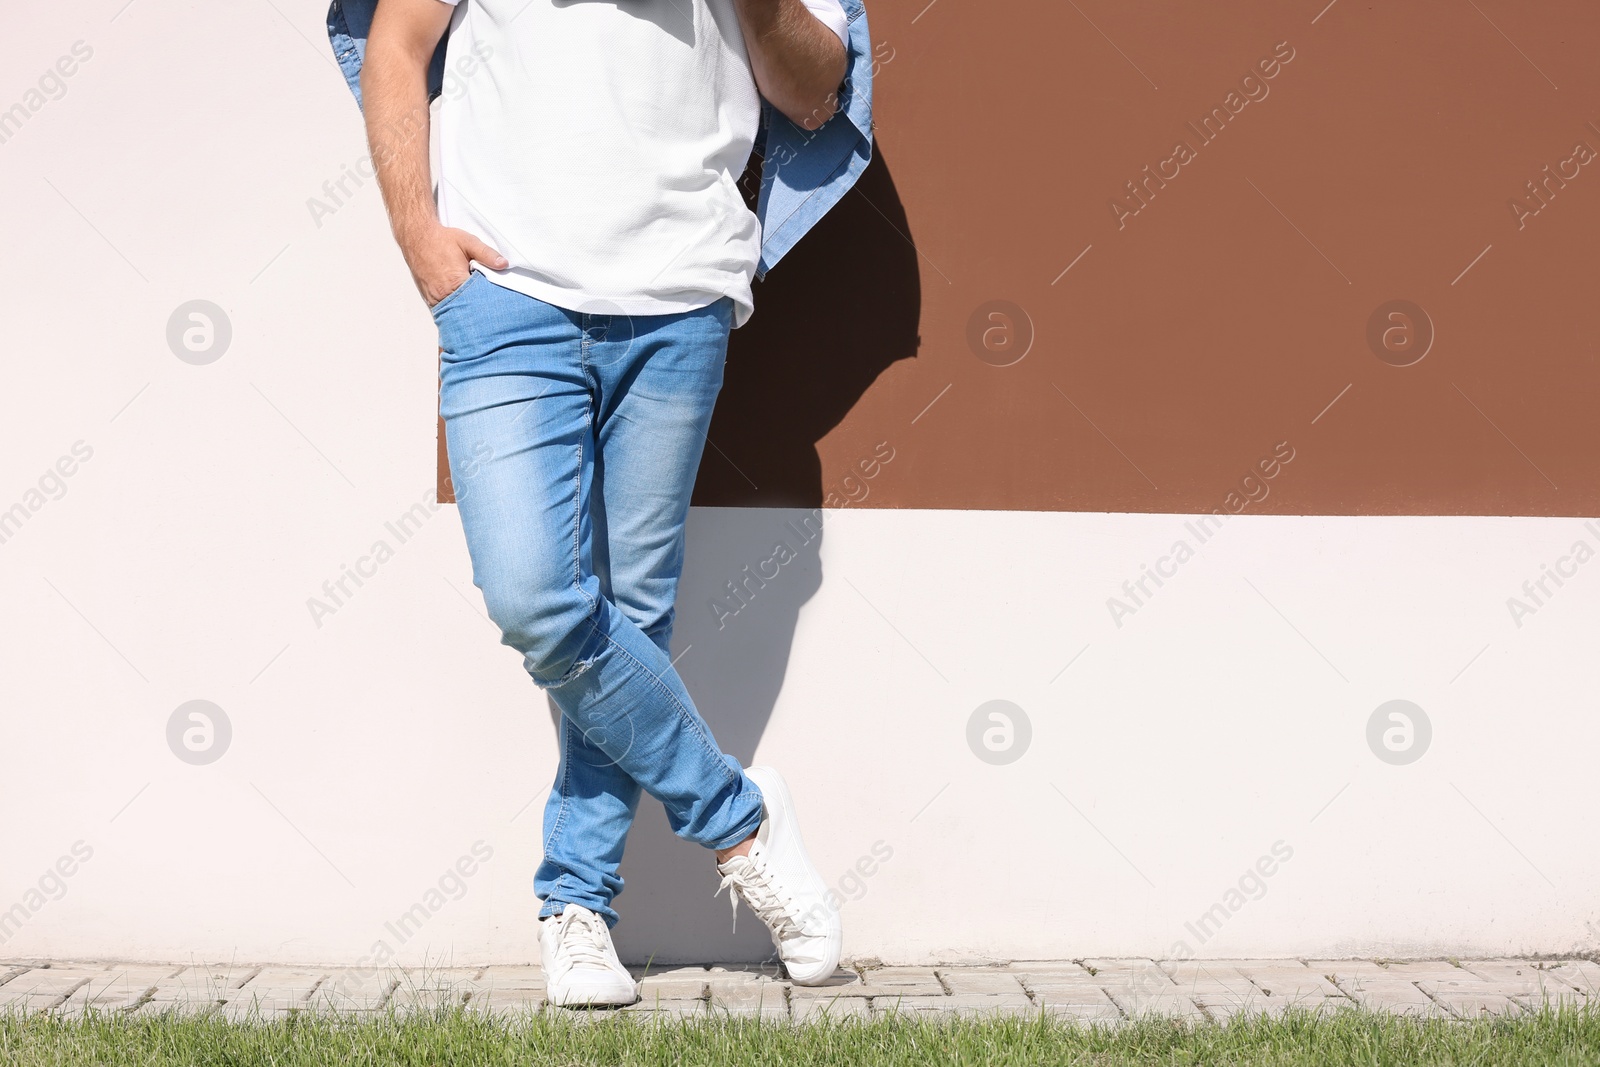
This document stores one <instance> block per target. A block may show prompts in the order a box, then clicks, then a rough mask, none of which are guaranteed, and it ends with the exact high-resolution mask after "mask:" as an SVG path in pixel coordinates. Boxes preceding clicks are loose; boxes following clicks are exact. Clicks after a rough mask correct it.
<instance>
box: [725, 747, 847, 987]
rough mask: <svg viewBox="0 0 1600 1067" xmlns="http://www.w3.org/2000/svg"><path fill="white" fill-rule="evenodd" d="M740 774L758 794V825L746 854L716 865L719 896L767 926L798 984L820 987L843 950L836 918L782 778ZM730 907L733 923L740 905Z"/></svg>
mask: <svg viewBox="0 0 1600 1067" xmlns="http://www.w3.org/2000/svg"><path fill="white" fill-rule="evenodd" d="M745 774H746V775H747V776H748V777H749V778H750V780H751V781H752V782H754V783H755V784H756V787H757V788H758V789H760V790H761V796H762V799H763V804H762V809H763V810H762V819H761V826H760V828H759V829H758V830H757V831H756V839H755V840H754V841H752V842H751V843H750V855H748V856H734V857H732V858H730V859H729V860H728V862H727V863H719V864H717V873H718V874H720V875H722V884H721V885H720V886H718V887H717V892H718V893H719V894H720V893H721V892H722V891H723V890H724V889H727V888H728V887H730V886H731V887H732V888H733V892H734V893H736V894H738V898H739V900H742V901H744V902H745V904H746V905H747V906H748V907H749V908H750V910H751V911H753V912H755V913H756V915H757V916H758V917H759V918H760V919H761V921H762V922H764V923H766V924H767V930H768V931H769V932H770V933H771V934H772V943H773V944H774V945H776V946H777V948H778V958H779V959H781V960H782V961H783V966H784V969H785V970H786V971H788V972H789V980H790V981H792V982H794V983H795V984H797V985H821V984H822V983H823V982H825V981H827V980H828V979H829V978H831V977H832V976H833V972H834V971H835V970H837V969H838V966H839V954H840V952H841V951H843V948H844V927H843V925H842V924H841V923H840V922H839V913H838V911H837V910H836V909H834V908H833V907H832V906H831V905H829V903H828V901H827V892H828V884H827V883H826V882H825V881H823V879H822V875H821V874H819V873H817V869H816V867H814V866H812V864H811V857H810V856H809V855H807V854H806V846H805V842H804V841H802V840H801V839H800V824H799V822H798V821H797V820H796V818H795V814H794V798H793V797H791V796H790V795H789V787H788V786H787V785H785V784H784V781H783V776H782V775H780V774H779V773H778V772H777V771H775V770H773V769H772V768H771V767H751V768H749V769H748V770H746V771H745ZM729 903H731V904H733V911H734V917H735V921H736V922H737V919H738V914H739V905H738V903H737V902H736V901H734V900H733V898H732V897H731V896H730V897H729Z"/></svg>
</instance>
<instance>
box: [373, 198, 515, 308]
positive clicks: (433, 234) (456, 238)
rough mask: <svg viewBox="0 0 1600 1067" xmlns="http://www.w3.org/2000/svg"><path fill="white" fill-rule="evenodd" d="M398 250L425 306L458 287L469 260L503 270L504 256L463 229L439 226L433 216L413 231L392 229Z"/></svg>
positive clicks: (469, 268) (468, 273)
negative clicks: (431, 221)
mask: <svg viewBox="0 0 1600 1067" xmlns="http://www.w3.org/2000/svg"><path fill="white" fill-rule="evenodd" d="M395 239H396V240H397V241H398V242H399V244H400V251H401V253H402V254H403V255H404V256H405V257H406V266H408V267H410V268H411V278H412V280H413V281H415V282H416V283H417V292H419V293H421V294H422V299H423V300H425V301H427V303H428V306H429V307H433V305H435V304H437V303H438V302H439V301H441V300H443V299H444V298H445V297H447V296H449V295H450V294H451V293H453V292H455V291H456V290H457V289H458V288H460V287H461V284H462V283H463V282H465V281H466V280H467V278H468V277H469V276H470V275H471V273H472V269H471V264H470V261H471V260H474V259H475V260H477V261H478V262H479V263H482V264H484V265H485V266H489V267H493V268H494V269H495V270H503V269H504V268H505V266H506V259H505V257H504V256H502V255H501V254H500V253H499V252H496V251H495V250H494V249H492V248H490V247H489V246H488V245H486V244H484V243H483V242H482V241H480V240H478V239H477V238H476V237H474V236H472V234H470V233H468V232H467V231H466V230H456V229H451V228H450V227H448V226H441V225H439V222H438V220H437V219H435V220H434V222H433V224H432V225H431V226H424V227H422V228H421V229H420V230H419V231H416V232H406V233H401V232H400V231H398V230H396V231H395Z"/></svg>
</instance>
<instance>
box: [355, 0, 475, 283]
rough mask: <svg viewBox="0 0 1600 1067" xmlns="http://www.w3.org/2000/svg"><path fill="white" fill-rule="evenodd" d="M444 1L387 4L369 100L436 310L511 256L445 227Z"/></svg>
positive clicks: (375, 136)
mask: <svg viewBox="0 0 1600 1067" xmlns="http://www.w3.org/2000/svg"><path fill="white" fill-rule="evenodd" d="M449 20H450V8H449V6H448V5H445V4H441V3H439V2H438V0H384V3H382V4H380V5H379V7H378V13H377V16H376V17H375V18H374V19H373V20H372V32H371V34H370V35H369V36H368V37H367V55H366V61H365V62H364V63H363V64H362V67H361V98H362V100H364V101H365V103H366V108H365V110H366V115H367V142H368V144H369V145H371V147H372V163H373V166H375V167H376V168H377V171H378V188H380V189H382V190H383V204H384V207H385V208H387V209H388V211H389V227H390V228H391V229H392V230H394V237H395V241H396V243H397V244H399V245H400V251H401V253H402V254H403V255H404V256H405V257H406V266H407V267H409V268H410V269H411V277H412V279H413V280H415V281H416V283H417V291H418V292H420V293H421V294H422V299H423V300H425V301H427V303H428V304H429V305H430V306H431V305H433V304H436V303H438V302H439V301H440V300H442V299H444V297H445V296H446V294H448V293H450V292H452V291H453V290H454V289H455V288H456V287H457V286H459V285H460V284H461V283H462V282H463V281H464V280H465V279H466V278H467V276H468V273H469V266H470V263H471V261H472V260H477V261H478V262H479V263H482V264H485V265H486V266H489V267H492V268H493V269H495V270H502V269H504V268H505V267H506V266H507V263H506V260H505V257H504V256H502V255H500V253H499V252H497V251H496V250H494V249H493V248H490V247H489V246H488V245H486V244H484V243H483V241H481V240H480V239H479V238H478V237H476V236H474V235H473V234H470V233H467V232H466V231H464V230H456V229H450V228H447V227H445V226H443V225H441V224H440V222H439V213H438V209H437V208H436V207H435V206H434V202H433V180H432V176H431V174H430V173H429V166H428V124H429V118H428V64H429V62H431V61H432V58H433V51H434V49H435V48H436V47H438V44H439V39H440V38H441V37H443V36H444V31H445V27H446V26H447V25H448V24H449Z"/></svg>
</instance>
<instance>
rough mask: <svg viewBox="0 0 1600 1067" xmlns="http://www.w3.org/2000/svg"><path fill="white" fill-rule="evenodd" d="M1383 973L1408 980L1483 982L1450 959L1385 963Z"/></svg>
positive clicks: (1480, 983)
mask: <svg viewBox="0 0 1600 1067" xmlns="http://www.w3.org/2000/svg"><path fill="white" fill-rule="evenodd" d="M1383 973H1384V974H1387V975H1389V976H1390V977H1393V978H1403V979H1405V980H1406V981H1408V982H1458V981H1465V982H1470V983H1476V984H1478V985H1482V984H1483V979H1481V978H1479V977H1478V976H1477V975H1475V974H1473V973H1472V972H1471V971H1469V970H1467V969H1465V968H1464V967H1458V966H1456V965H1455V964H1453V963H1451V962H1450V961H1449V960H1408V961H1406V962H1398V961H1397V962H1391V963H1385V964H1384V965H1383Z"/></svg>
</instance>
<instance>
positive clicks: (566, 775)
mask: <svg viewBox="0 0 1600 1067" xmlns="http://www.w3.org/2000/svg"><path fill="white" fill-rule="evenodd" d="M561 733H562V737H563V739H564V740H563V741H562V743H561V776H560V779H559V780H558V781H557V783H556V788H557V790H559V794H558V795H559V796H560V797H561V803H560V804H558V805H557V806H556V821H555V825H554V826H552V827H550V832H549V833H548V834H546V835H545V838H544V851H545V854H546V855H549V853H550V844H551V842H553V841H554V840H555V839H556V836H557V835H558V834H560V833H561V828H562V827H563V826H565V825H566V822H567V785H568V783H569V782H570V780H571V778H572V760H571V758H570V756H569V750H570V748H571V734H570V732H569V729H568V728H567V727H565V726H563V728H562V731H561ZM565 877H566V875H564V874H563V875H562V876H561V878H565ZM561 878H557V879H556V885H558V886H559V885H560V884H561Z"/></svg>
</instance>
